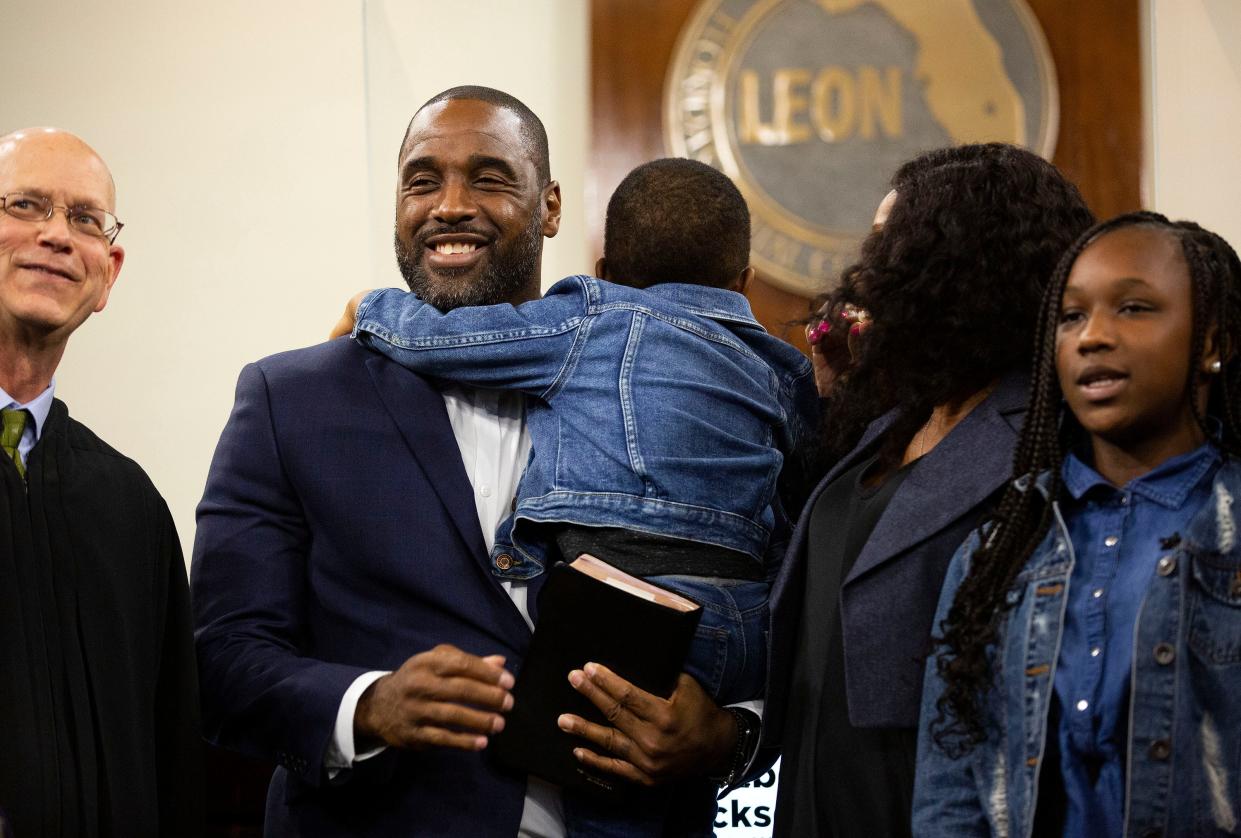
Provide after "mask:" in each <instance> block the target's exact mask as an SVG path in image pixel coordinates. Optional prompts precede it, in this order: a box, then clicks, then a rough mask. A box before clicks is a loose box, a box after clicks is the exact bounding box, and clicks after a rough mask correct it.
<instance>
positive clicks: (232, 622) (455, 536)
mask: <svg viewBox="0 0 1241 838" xmlns="http://www.w3.org/2000/svg"><path fill="white" fill-rule="evenodd" d="M486 562H487V552H486V548H485V546H484V542H483V535H482V532H481V530H480V528H479V523H478V516H477V513H476V510H475V505H474V500H473V491H472V489H471V486H470V484H469V480H468V478H467V477H466V474H465V469H464V467H463V466H462V462H461V455H460V452H459V449H458V447H457V443H456V439H455V438H454V436H453V433H452V428H451V426H450V424H449V422H448V416H447V411H446V409H445V407H444V401H443V398H442V396H441V395H440V393H439V392H438V391H437V390H436V389H435V388H433V387H432V386H431V385H429V384H428V383H427V382H426V381H425V380H423V379H422V378H419V377H418V376H417V375H415V374H413V373H411V372H409V371H407V370H405V369H403V368H401V367H399V366H397V365H396V364H394V363H393V362H391V361H389V360H387V359H386V358H383V357H381V356H379V355H374V354H371V353H369V352H367V351H366V350H365V349H363V348H361V347H360V346H358V345H357V344H356V343H355V342H353V341H350V340H348V339H340V340H335V341H331V342H329V343H325V344H321V345H319V346H314V347H310V348H308V349H301V350H296V351H293V352H286V353H283V354H280V355H274V356H272V357H269V358H265V359H263V360H261V361H259V362H257V363H255V364H251V365H249V366H247V367H246V368H245V369H244V370H243V371H242V373H241V377H240V379H239V381H238V384H237V396H236V403H235V404H234V406H233V412H232V415H231V416H230V417H229V420H228V424H227V426H226V427H225V429H224V432H223V435H222V436H221V438H220V442H219V446H218V448H217V449H216V453H215V458H214V460H213V462H212V465H211V471H210V474H209V476H208V479H207V486H206V490H205V493H204V495H203V500H202V503H201V504H200V505H199V508H198V532H197V537H196V539H195V544H194V560H193V567H192V571H191V579H192V596H193V604H194V611H195V625H196V638H197V645H198V657H199V667H200V673H201V681H202V694H203V705H204V713H203V715H204V725H205V729H206V732H207V735H208V737H209V738H210V739H212V740H213V741H215V742H217V743H218V744H221V745H224V746H226V747H230V748H235V749H238V750H241V751H245V752H248V753H251V754H255V755H260V756H264V757H267V758H269V759H272V760H274V761H277V762H278V763H279V767H278V768H277V769H276V772H275V775H274V777H273V779H272V785H271V788H270V790H269V793H268V809H267V834H269V835H343V834H348V835H374V836H391V835H408V834H417V835H454V836H455V835H493V834H494V835H501V834H507V835H514V834H516V832H517V825H518V822H519V821H520V819H521V809H522V801H523V796H524V793H525V784H524V781H523V780H522V779H520V778H512V777H509V776H506V775H503V774H500V773H499V772H497V771H496V770H495V769H494V768H493V767H492V766H491V765H490V764H489V763H488V762H487V761H486V760H485V758H484V757H483V756H482V755H480V754H475V753H466V752H460V751H454V750H447V749H432V750H427V751H421V752H417V753H412V752H404V751H402V752H397V751H395V750H389V751H387V752H385V753H384V754H382V755H380V756H379V757H376V758H375V759H373V760H368V761H366V762H363V763H361V764H359V766H358V767H357V768H355V769H353V770H352V771H348V772H345V774H343V775H341V776H340V777H338V778H337V780H335V781H332V782H329V781H328V779H327V776H326V773H325V771H324V767H323V762H322V760H323V755H324V751H325V749H326V747H327V745H328V742H329V740H330V738H331V736H332V731H333V727H334V724H335V719H336V712H337V709H338V707H339V704H340V700H341V697H342V695H343V694H344V692H345V690H346V688H347V687H348V686H349V684H350V683H352V682H353V680H354V679H355V678H356V677H357V676H358V675H361V674H362V673H364V672H367V671H369V670H379V669H382V670H392V669H396V668H398V667H399V666H400V665H401V664H402V663H403V662H404V661H405V660H406V659H407V658H408V657H410V656H411V655H413V654H416V653H418V652H422V651H425V650H427V649H430V648H432V647H434V646H435V645H437V644H439V643H451V644H454V645H456V646H458V647H460V648H462V649H464V650H465V651H467V652H471V653H473V654H477V655H489V654H501V655H505V656H506V657H507V658H508V661H509V666H510V668H512V669H516V668H517V666H518V665H519V664H520V661H521V659H522V657H523V655H524V653H525V651H526V648H527V645H528V643H529V639H530V631H529V629H528V628H527V626H526V624H525V622H524V621H523V619H522V617H521V615H520V613H519V612H518V610H517V608H516V607H515V606H514V604H513V602H512V600H510V599H509V597H508V596H507V595H506V594H505V592H504V590H503V589H502V588H501V587H500V585H499V583H498V582H497V581H496V579H495V578H494V577H493V576H492V575H491V573H490V572H489V570H488V565H487V563H486Z"/></svg>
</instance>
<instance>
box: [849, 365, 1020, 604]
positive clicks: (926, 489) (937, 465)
mask: <svg viewBox="0 0 1241 838" xmlns="http://www.w3.org/2000/svg"><path fill="white" fill-rule="evenodd" d="M1025 382H1026V379H1025V377H1024V376H1016V375H1012V376H1007V377H1005V378H1004V379H1003V380H1002V381H1001V382H1000V384H999V385H997V387H996V390H995V392H993V393H992V394H991V396H989V397H988V398H987V399H986V400H985V401H984V402H983V403H982V404H980V405H979V406H978V407H977V408H975V409H974V410H973V411H971V412H970V414H969V415H968V416H966V417H965V418H964V419H962V420H961V423H960V424H959V425H957V426H956V427H955V428H953V429H952V432H951V433H949V434H948V436H947V437H945V438H944V440H943V441H942V442H941V443H940V444H939V445H937V446H935V448H934V450H932V451H931V453H930V454H927V455H926V458H925V459H924V460H923V461H922V462H920V463H918V464H917V465H915V466H914V468H913V469H912V470H911V471H910V473H909V474H908V475H907V476H906V477H905V480H904V482H903V483H902V484H901V485H900V487H899V488H898V489H897V490H896V494H895V495H893V497H892V500H891V501H890V502H889V503H888V508H887V509H886V510H885V511H884V514H883V515H882V516H881V517H880V519H879V523H878V524H876V525H875V530H874V532H873V533H871V536H870V538H869V539H867V542H866V546H865V547H864V548H863V549H862V553H861V555H859V556H858V559H857V561H856V562H855V563H854V565H853V567H852V568H851V569H850V571H849V575H848V576H847V577H846V579H845V584H848V583H849V582H852V581H853V580H854V579H856V578H858V577H859V576H861V575H863V574H865V573H868V572H869V571H871V570H873V569H874V568H875V567H877V566H879V565H881V564H883V563H884V562H887V561H888V560H890V559H892V558H893V557H895V556H898V555H900V554H901V553H902V552H904V551H905V550H908V549H909V548H910V547H912V546H914V545H915V544H918V543H919V542H921V541H924V540H926V539H927V538H929V537H931V536H932V535H934V534H935V533H937V532H939V531H940V530H942V529H943V528H945V527H947V526H948V525H949V524H951V523H952V522H953V521H955V520H956V519H957V518H959V517H960V516H961V515H964V514H965V513H966V512H968V511H969V510H970V509H972V508H974V507H975V506H977V505H978V504H980V503H982V502H983V501H984V500H986V498H987V497H988V496H989V495H991V494H992V493H993V492H995V490H996V489H998V488H999V487H1001V486H1002V485H1004V481H1005V480H1007V479H1008V477H1009V475H1010V473H1011V471H1012V458H1013V449H1014V446H1015V445H1016V441H1017V435H1018V433H1019V432H1020V427H1021V417H1022V414H1023V411H1024V404H1025V399H1026V384H1025Z"/></svg>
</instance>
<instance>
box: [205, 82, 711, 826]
mask: <svg viewBox="0 0 1241 838" xmlns="http://www.w3.org/2000/svg"><path fill="white" fill-rule="evenodd" d="M559 223H560V188H559V186H558V185H557V183H556V182H555V181H554V180H552V179H551V178H550V174H549V166H548V154H547V137H546V134H545V132H544V130H543V126H542V124H541V123H540V122H539V120H538V118H537V117H536V116H535V115H534V114H533V113H531V112H530V111H529V109H528V108H526V106H525V105H523V104H522V103H521V102H519V101H517V100H516V99H514V98H512V97H511V96H508V95H507V94H504V93H500V92H499V91H495V90H491V89H488V88H454V89H452V90H449V91H446V92H444V93H442V94H440V95H438V96H436V97H435V98H433V99H432V100H431V101H430V102H428V103H427V104H426V105H424V106H423V107H422V108H420V109H419V111H418V112H417V113H416V114H415V115H414V118H413V120H412V121H411V123H410V126H409V129H408V131H407V133H406V137H405V142H404V143H403V145H402V148H401V153H400V158H399V168H398V184H397V209H396V251H397V260H398V263H399V265H400V268H401V272H402V274H403V275H404V277H405V279H406V281H407V282H408V284H409V286H410V288H411V289H412V290H413V291H415V292H416V293H418V294H419V296H421V297H422V298H423V299H425V300H427V301H429V302H431V303H433V304H434V305H436V306H437V307H439V308H441V309H450V308H454V307H457V306H462V305H479V304H489V303H497V302H504V301H508V302H512V303H514V304H519V303H521V302H524V301H526V300H530V299H533V298H534V297H536V296H537V295H538V294H539V275H540V262H541V256H542V240H543V238H544V237H550V236H554V235H555V234H556V232H557V229H558V227H559ZM528 450H529V440H528V438H527V436H526V433H525V427H524V414H523V406H522V403H521V401H520V400H519V397H516V396H505V395H501V394H498V393H494V392H485V391H477V390H471V389H468V388H462V387H456V386H451V385H443V384H432V383H430V382H428V381H426V380H424V379H422V378H419V377H418V376H417V375H415V374H413V373H411V372H408V371H406V370H404V369H402V368H401V367H399V366H397V365H396V364H394V363H392V362H390V361H388V360H387V359H385V358H383V357H382V356H379V355H375V354H372V353H370V352H368V351H367V350H365V349H363V348H362V347H360V346H359V345H358V344H357V343H356V342H354V341H350V340H334V341H330V342H328V343H325V344H321V345H319V346H314V347H310V348H307V349H301V350H296V351H293V352H286V353H282V354H280V355H275V356H272V357H269V358H266V359H263V360H261V361H259V362H257V363H255V364H251V365H249V366H247V367H246V368H245V370H243V371H242V374H241V377H240V380H239V382H238V385H237V396H236V403H235V405H234V407H233V412H232V415H231V416H230V418H229V421H228V424H227V426H226V427H225V429H224V432H223V435H222V437H221V439H220V443H219V446H218V448H217V450H216V454H215V459H214V461H213V463H212V466H211V471H210V474H209V477H208V480H207V486H206V490H205V493H204V496H203V500H202V503H201V505H200V506H199V509H198V532H197V538H196V541H195V546H194V562H193V567H192V572H191V585H192V594H193V602H194V609H195V623H196V626H197V633H196V636H197V643H198V655H199V665H200V671H201V681H202V690H203V702H204V708H203V711H204V724H205V728H206V732H207V735H208V737H209V738H210V739H212V740H213V741H215V742H216V743H218V744H220V745H223V746H226V747H230V748H234V749H237V750H241V751H245V752H248V753H251V754H254V755H258V756H262V757H267V758H271V759H275V760H277V761H278V762H279V764H280V765H279V767H278V768H277V769H276V772H275V775H274V776H273V778H272V784H271V788H270V789H269V792H268V802H267V832H268V834H275V835H335V834H349V835H376V836H391V835H408V834H417V835H515V834H518V832H519V830H520V834H522V835H532V836H534V835H539V836H558V835H563V834H564V832H565V829H564V821H563V816H562V812H561V807H560V800H559V792H558V790H557V789H555V788H554V787H551V786H548V785H547V784H543V783H541V782H539V781H537V780H535V779H532V778H531V779H529V780H528V781H527V780H525V779H524V778H520V777H513V776H509V775H506V774H503V773H501V772H499V771H497V770H496V769H495V768H493V767H492V765H491V764H490V763H489V762H488V761H487V760H485V759H484V758H483V756H482V754H480V753H479V752H480V751H482V750H483V749H484V748H485V747H486V744H487V737H488V736H489V735H490V734H492V733H494V732H496V731H498V730H500V729H501V727H502V726H503V714H504V712H505V711H506V710H507V709H509V708H510V707H511V705H512V696H511V694H510V692H509V688H510V687H511V686H512V684H513V676H512V674H511V673H510V671H509V668H516V667H517V666H519V665H520V662H521V659H522V657H523V655H524V654H525V652H526V649H527V646H528V644H529V640H530V635H531V628H532V625H533V623H532V619H531V613H530V611H531V608H532V607H533V605H534V603H535V598H536V597H535V595H536V593H537V590H536V586H537V585H538V580H539V579H540V578H541V577H536V579H535V580H533V581H531V582H528V583H523V582H511V581H507V580H506V581H503V582H502V581H499V580H498V579H497V577H496V576H494V575H493V574H492V573H491V568H490V566H489V564H488V562H489V552H490V550H491V548H492V546H493V540H494V532H495V527H496V525H497V524H498V523H499V522H500V521H501V520H502V519H503V518H504V517H505V516H507V514H508V512H509V509H510V504H511V502H512V499H513V497H514V495H515V491H516V486H517V481H518V478H519V477H520V474H521V469H522V467H523V465H524V463H525V460H526V456H527V452H528ZM505 559H508V560H510V561H515V560H516V559H515V558H514V557H511V556H503V555H502V556H499V557H497V559H496V561H497V563H498V562H503V561H504V560H505ZM411 655H412V656H411ZM506 665H507V667H508V668H506ZM574 677H575V679H576V682H577V683H579V684H580V686H579V689H581V690H582V691H583V692H584V693H585V694H587V695H588V696H593V698H594V700H595V701H596V702H597V703H600V704H601V705H603V706H608V707H612V708H614V709H615V711H616V712H614V713H613V717H615V718H617V719H618V721H617V727H618V729H606V728H600V727H598V726H594V725H586V724H585V723H584V722H582V721H581V720H577V719H576V718H574V719H572V720H571V722H572V723H574V724H576V725H577V727H576V728H575V729H576V732H579V733H581V734H582V735H585V736H587V738H588V739H590V740H591V741H592V742H594V743H595V744H596V745H597V746H598V747H599V749H600V751H601V752H603V753H606V752H609V751H610V753H611V754H613V755H615V756H599V755H594V754H592V753H587V755H586V758H587V759H588V760H594V761H596V762H597V763H600V764H601V767H603V768H605V769H607V770H613V771H615V772H617V773H619V774H621V776H624V777H627V778H629V779H631V780H634V781H636V782H644V783H652V782H662V781H665V780H669V779H676V778H678V777H684V776H687V775H690V774H695V773H697V774H698V775H700V776H701V774H705V773H707V771H708V770H710V769H713V768H715V767H716V763H718V762H719V761H720V757H721V755H723V757H724V761H725V762H727V758H728V754H729V753H730V752H731V750H732V743H731V742H727V741H725V742H722V743H721V742H720V741H718V740H719V739H720V737H714V739H715V740H717V741H710V742H704V741H703V737H702V736H701V735H700V734H698V733H696V732H697V731H701V730H710V729H712V728H711V727H710V726H709V725H706V724H704V723H703V722H702V719H703V717H704V715H711V716H713V717H714V718H715V719H716V720H717V721H718V720H719V718H720V716H719V714H720V713H721V712H723V711H721V710H719V708H716V707H715V706H714V705H713V704H711V703H710V699H709V698H707V697H706V696H705V693H703V692H702V690H701V689H700V688H697V684H696V682H693V681H692V679H689V678H688V677H687V676H684V677H683V679H682V686H681V687H680V688H678V691H677V692H676V693H674V696H673V699H672V700H670V701H668V702H664V701H662V700H657V699H655V698H654V697H653V696H649V695H647V694H645V693H640V691H634V692H630V691H629V687H628V685H627V684H625V683H624V682H623V681H620V679H618V678H616V677H615V676H612V675H610V673H607V672H606V670H602V671H601V670H599V669H597V668H595V667H589V668H587V671H586V672H585V673H574ZM685 682H688V683H685ZM609 691H610V692H609ZM717 729H718V728H717ZM724 738H727V737H724ZM638 743H643V744H642V745H641V746H640V745H639V744H638ZM699 766H701V768H700V767H699ZM708 828H709V825H708Z"/></svg>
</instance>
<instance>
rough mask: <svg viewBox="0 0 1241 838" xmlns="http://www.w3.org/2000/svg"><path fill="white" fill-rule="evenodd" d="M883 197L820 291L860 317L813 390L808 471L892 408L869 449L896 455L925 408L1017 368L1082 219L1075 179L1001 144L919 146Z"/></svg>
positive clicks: (887, 459)
mask: <svg viewBox="0 0 1241 838" xmlns="http://www.w3.org/2000/svg"><path fill="white" fill-rule="evenodd" d="M892 187H893V188H894V189H895V190H896V196H897V197H896V202H895V204H894V205H893V206H892V210H891V214H890V215H889V216H888V219H887V222H886V223H885V224H884V225H883V227H882V228H880V229H878V230H876V231H875V232H873V233H871V234H870V235H869V236H868V237H867V238H866V240H865V241H864V242H863V244H862V252H861V257H860V259H859V261H858V262H857V263H856V264H855V265H853V266H851V267H850V268H848V269H847V270H846V271H845V272H844V275H843V277H842V279H841V284H840V287H839V288H838V289H837V290H836V291H835V292H833V293H832V294H831V295H830V298H829V301H828V304H827V308H828V311H829V312H835V311H837V310H839V307H840V306H843V305H844V304H845V303H852V304H854V305H856V306H858V307H860V308H864V309H866V310H867V311H869V312H870V315H871V318H872V324H871V326H870V328H869V329H868V331H867V332H866V336H865V338H864V339H863V340H861V341H860V342H859V343H860V348H859V352H858V357H857V359H856V363H855V364H854V366H853V368H852V369H851V370H849V371H848V372H847V373H846V374H845V375H843V376H842V377H841V378H840V379H839V381H838V383H837V385H836V386H835V387H834V388H833V389H832V392H831V393H830V395H828V396H827V398H826V402H825V404H824V411H823V417H824V421H823V433H822V445H821V447H820V452H819V456H818V458H817V462H816V469H817V470H820V471H821V470H822V469H824V468H826V467H827V466H828V465H830V464H831V463H832V462H834V461H835V460H836V459H838V458H839V457H841V456H843V455H845V454H846V453H848V452H849V451H850V450H851V449H852V448H853V446H854V445H855V444H856V443H857V440H858V438H859V437H860V436H861V434H862V433H863V431H865V429H866V426H867V425H868V424H869V423H870V422H872V421H873V420H875V419H877V418H878V417H879V416H881V415H882V414H884V413H885V412H887V411H888V410H891V409H892V408H896V407H899V408H900V409H901V414H900V417H899V418H898V419H897V420H896V422H895V423H894V424H893V425H892V427H891V429H890V431H889V432H888V434H887V435H886V439H885V442H884V445H883V448H882V450H881V453H880V456H881V460H882V462H883V464H885V465H888V466H890V465H892V464H893V462H894V461H899V459H900V456H901V453H902V452H903V451H904V449H905V447H906V446H907V445H908V444H909V441H910V439H912V437H913V435H914V434H915V433H916V432H917V430H918V429H919V428H920V427H921V426H922V425H923V424H925V422H926V421H927V419H928V418H929V417H930V415H931V410H932V409H933V408H934V407H935V406H936V405H938V404H946V403H954V402H960V401H963V400H965V399H966V398H968V397H969V396H971V395H972V394H974V393H976V392H978V391H979V390H982V389H983V388H985V387H986V386H987V385H988V384H990V383H992V382H993V381H995V380H996V379H998V378H999V377H1000V376H1001V375H1002V374H1003V373H1005V372H1007V371H1009V370H1012V369H1018V368H1024V367H1027V366H1028V365H1029V346H1030V342H1031V338H1032V336H1033V329H1034V322H1035V319H1036V317H1037V312H1038V304H1039V299H1040V298H1041V296H1042V291H1043V288H1044V287H1045V286H1046V284H1047V280H1048V278H1049V277H1050V276H1051V273H1052V270H1053V269H1054V268H1055V265H1056V260H1058V259H1059V258H1060V255H1061V254H1062V253H1064V251H1065V249H1066V248H1068V246H1069V245H1070V244H1071V243H1072V241H1073V240H1074V239H1075V238H1077V236H1078V235H1080V234H1081V232H1082V231H1083V230H1084V229H1086V228H1087V227H1089V226H1090V225H1091V224H1092V223H1094V217H1093V216H1092V215H1091V213H1090V210H1089V209H1087V207H1086V203H1085V201H1083V200H1082V196H1081V194H1080V193H1079V192H1078V190H1077V187H1076V186H1074V185H1073V184H1072V183H1070V182H1069V181H1068V180H1066V179H1065V177H1064V176H1063V175H1062V174H1061V173H1060V172H1059V170H1057V169H1056V167H1055V166H1053V165H1052V164H1050V163H1048V162H1047V161H1046V160H1044V159H1042V158H1041V157H1039V156H1038V155H1036V154H1033V153H1031V152H1029V151H1026V150H1024V149H1021V148H1018V147H1016V146H1012V145H1006V144H1003V143H985V144H977V145H965V146H956V147H952V148H944V149H939V150H936V151H932V152H929V153H926V154H923V155H921V156H919V157H916V158H914V159H913V160H911V161H909V162H908V163H906V164H904V165H903V166H902V167H901V168H900V169H899V170H898V171H897V172H896V175H895V176H894V177H893V178H892Z"/></svg>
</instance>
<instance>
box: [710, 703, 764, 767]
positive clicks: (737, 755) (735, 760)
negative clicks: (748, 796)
mask: <svg viewBox="0 0 1241 838" xmlns="http://www.w3.org/2000/svg"><path fill="white" fill-rule="evenodd" d="M724 709H725V710H726V711H727V712H728V714H729V715H730V716H731V717H732V722H733V726H734V731H735V738H734V740H733V747H732V750H731V751H730V752H729V755H728V763H727V764H726V765H725V766H723V767H724V768H725V771H724V773H722V774H713V775H712V776H711V777H710V778H709V779H711V780H713V781H714V782H715V783H717V784H719V785H721V786H733V785H736V784H737V782H738V781H739V780H740V779H741V778H742V777H744V776H745V771H746V768H748V767H749V765H750V762H751V761H752V758H753V756H754V751H755V749H756V748H757V746H758V733H759V725H760V720H759V717H758V715H757V714H756V713H754V712H753V711H751V710H747V709H745V708H742V707H726V708H724Z"/></svg>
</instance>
